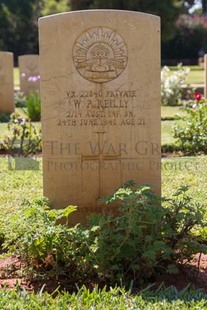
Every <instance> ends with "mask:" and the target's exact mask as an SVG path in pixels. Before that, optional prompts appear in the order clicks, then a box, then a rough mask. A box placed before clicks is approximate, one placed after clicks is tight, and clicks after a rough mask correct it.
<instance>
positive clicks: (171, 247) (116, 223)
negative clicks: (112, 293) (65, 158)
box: [91, 183, 207, 283]
mask: <svg viewBox="0 0 207 310" xmlns="http://www.w3.org/2000/svg"><path fill="white" fill-rule="evenodd" d="M187 190H188V188H187V187H182V188H180V189H179V190H178V191H177V192H176V193H175V194H174V196H173V198H172V199H164V202H163V204H162V205H161V203H160V201H159V198H158V197H157V196H156V195H155V194H154V193H153V192H152V191H151V190H150V188H149V187H148V186H142V187H139V188H137V187H136V186H135V185H134V184H133V183H131V184H129V183H128V185H126V186H125V187H123V188H120V189H119V190H118V191H117V192H115V193H114V194H112V195H110V196H109V197H107V198H105V199H104V202H105V203H106V204H109V205H110V204H112V208H113V206H114V205H117V204H118V205H119V209H118V212H119V214H118V215H117V216H115V215H114V214H112V213H111V214H109V215H108V216H104V217H103V216H100V218H99V219H98V220H97V219H96V226H95V227H94V226H92V228H91V232H92V231H93V234H94V242H93V243H92V245H91V252H93V254H94V264H95V266H96V268H97V272H98V274H99V276H101V277H102V278H105V279H110V282H113V281H114V282H118V281H119V280H120V279H122V281H123V283H129V282H130V281H131V280H133V281H135V283H137V282H138V283H140V282H142V281H146V280H147V279H150V278H152V277H157V276H158V275H159V274H161V273H162V272H168V273H178V264H179V263H180V262H183V261H184V260H189V259H191V258H192V255H193V254H195V253H197V252H205V253H207V248H206V246H203V245H201V243H200V241H201V240H200V239H199V236H198V235H196V236H195V235H194V233H193V230H194V229H195V228H197V229H198V227H201V226H202V227H204V226H205V224H206V221H205V220H204V219H203V215H204V213H205V208H204V207H201V206H200V205H198V204H196V203H193V202H192V199H191V198H190V197H189V196H188V195H187V193H186V192H187ZM94 224H95V222H93V225H94Z"/></svg>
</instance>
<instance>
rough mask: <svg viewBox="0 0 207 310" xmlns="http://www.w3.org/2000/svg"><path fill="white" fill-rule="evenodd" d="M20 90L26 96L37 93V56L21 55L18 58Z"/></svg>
mask: <svg viewBox="0 0 207 310" xmlns="http://www.w3.org/2000/svg"><path fill="white" fill-rule="evenodd" d="M18 63H19V74H20V90H21V92H23V93H24V94H26V95H28V94H29V93H31V92H33V91H39V87H40V85H39V84H40V82H39V80H40V75H39V55H22V56H19V57H18Z"/></svg>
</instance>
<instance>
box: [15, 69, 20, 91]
mask: <svg viewBox="0 0 207 310" xmlns="http://www.w3.org/2000/svg"><path fill="white" fill-rule="evenodd" d="M19 85H20V81H19V68H17V67H15V68H14V88H15V89H19Z"/></svg>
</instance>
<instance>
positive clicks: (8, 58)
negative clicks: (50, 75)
mask: <svg viewBox="0 0 207 310" xmlns="http://www.w3.org/2000/svg"><path fill="white" fill-rule="evenodd" d="M13 56H14V55H13V53H11V52H0V113H4V112H8V113H12V112H14V109H15V104H14V77H13V68H14V61H13V59H14V57H13ZM18 63H19V74H20V91H21V92H22V93H24V94H25V95H28V94H29V93H30V92H32V91H39V80H40V75H39V55H22V56H19V57H18Z"/></svg>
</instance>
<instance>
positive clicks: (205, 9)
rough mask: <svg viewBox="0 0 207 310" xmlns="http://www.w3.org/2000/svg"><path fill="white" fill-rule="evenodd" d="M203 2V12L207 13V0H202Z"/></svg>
mask: <svg viewBox="0 0 207 310" xmlns="http://www.w3.org/2000/svg"><path fill="white" fill-rule="evenodd" d="M201 4H202V12H203V14H207V0H202V1H201Z"/></svg>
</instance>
